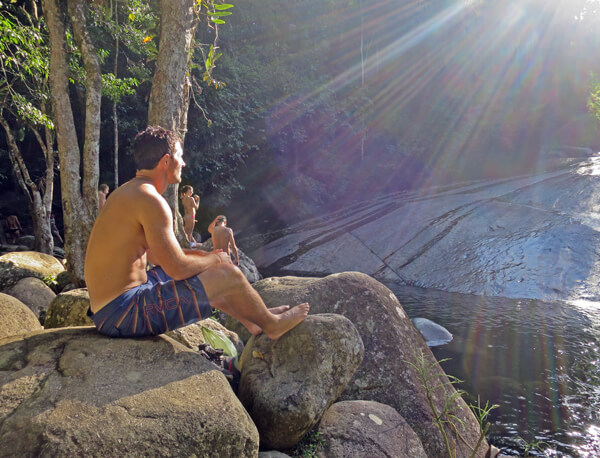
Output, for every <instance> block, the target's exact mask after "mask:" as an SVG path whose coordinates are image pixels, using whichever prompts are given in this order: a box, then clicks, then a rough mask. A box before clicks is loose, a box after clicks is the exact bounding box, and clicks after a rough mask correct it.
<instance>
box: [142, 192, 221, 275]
mask: <svg viewBox="0 0 600 458" xmlns="http://www.w3.org/2000/svg"><path fill="white" fill-rule="evenodd" d="M148 188H150V186H148ZM137 211H138V215H139V221H140V224H141V225H142V227H143V231H144V236H145V239H146V245H147V252H148V253H150V258H149V259H148V260H149V261H150V262H152V264H156V265H160V266H161V267H162V268H163V270H164V271H165V272H166V273H167V275H169V276H170V277H172V278H173V279H175V280H184V279H186V278H190V277H192V276H194V275H197V274H199V273H200V272H204V271H205V270H206V269H208V268H209V267H211V266H213V265H215V264H219V263H221V262H231V260H229V257H228V256H227V255H226V254H225V253H220V252H212V253H207V254H206V255H198V254H195V255H191V254H186V253H185V252H184V251H183V249H182V248H181V247H180V246H179V243H178V242H177V238H176V237H175V233H174V232H173V217H172V213H171V209H170V208H169V205H168V204H167V202H166V201H165V200H164V198H163V197H162V196H160V195H159V194H158V192H157V191H156V190H155V189H154V188H153V187H152V189H146V192H145V193H144V195H143V198H141V199H140V201H139V206H138V208H137Z"/></svg>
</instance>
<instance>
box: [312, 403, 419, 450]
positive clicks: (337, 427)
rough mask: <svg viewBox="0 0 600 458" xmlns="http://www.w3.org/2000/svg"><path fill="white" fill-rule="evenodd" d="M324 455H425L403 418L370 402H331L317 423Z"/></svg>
mask: <svg viewBox="0 0 600 458" xmlns="http://www.w3.org/2000/svg"><path fill="white" fill-rule="evenodd" d="M319 432H320V433H322V434H323V436H322V438H323V439H324V443H325V445H324V450H323V452H322V453H321V456H323V457H325V458H341V457H346V456H353V457H360V456H362V457H377V458H399V457H410V458H427V454H426V453H425V450H424V449H423V444H421V441H420V440H419V437H418V436H417V434H416V433H415V432H414V431H413V430H412V428H411V427H410V426H409V425H408V423H406V420H404V418H402V417H401V416H400V414H399V413H398V412H397V411H396V410H395V409H394V408H393V407H390V406H387V405H385V404H380V403H378V402H372V401H342V402H336V403H335V404H333V405H332V406H331V407H330V408H329V409H328V410H327V412H325V415H323V418H322V419H321V423H320V425H319Z"/></svg>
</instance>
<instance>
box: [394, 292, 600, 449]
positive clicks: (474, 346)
mask: <svg viewBox="0 0 600 458" xmlns="http://www.w3.org/2000/svg"><path fill="white" fill-rule="evenodd" d="M388 286H389V287H390V288H391V289H392V290H393V291H394V293H396V295H397V296H398V299H399V300H400V302H401V303H402V305H403V307H404V309H405V310H406V312H407V313H408V315H409V316H410V317H411V318H416V317H423V318H428V319H430V320H432V321H434V322H436V323H438V324H441V325H443V326H444V327H446V328H447V329H448V330H449V331H450V332H451V333H452V334H453V336H454V339H453V340H452V342H450V343H448V344H445V345H442V346H438V347H433V348H432V351H433V353H434V354H435V356H436V357H437V358H438V360H441V359H443V358H450V360H449V361H446V362H444V363H442V366H443V368H444V370H445V371H446V372H447V373H448V374H451V375H454V376H456V377H458V378H460V379H461V380H464V382H463V383H462V384H461V385H460V388H462V389H464V390H465V391H467V392H468V393H469V395H470V396H469V399H467V401H468V402H473V401H474V400H475V401H476V399H477V396H480V398H481V400H482V401H483V402H484V403H485V401H486V400H489V401H490V402H492V403H495V404H499V405H500V407H499V408H498V409H496V410H494V411H493V412H492V414H491V417H490V420H491V423H492V427H491V429H490V434H489V440H490V442H491V443H492V444H494V445H496V446H497V447H499V448H501V449H502V450H503V451H504V452H506V453H507V454H523V453H524V452H525V449H526V445H525V444H526V443H529V444H530V445H532V444H533V443H534V442H539V443H540V447H541V448H542V449H543V450H544V452H543V453H540V452H535V451H532V452H530V453H531V455H534V456H535V455H538V456H561V457H563V456H572V457H597V456H600V303H595V302H575V303H558V302H542V301H536V300H530V299H522V300H515V299H506V298H497V297H484V296H473V295H465V294H457V293H447V292H443V291H437V290H430V289H420V288H413V287H406V286H398V285H393V284H392V285H388Z"/></svg>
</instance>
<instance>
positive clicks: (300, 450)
mask: <svg viewBox="0 0 600 458" xmlns="http://www.w3.org/2000/svg"><path fill="white" fill-rule="evenodd" d="M322 436H323V433H320V432H318V431H315V430H313V431H310V432H309V433H308V434H306V435H305V436H304V437H303V438H302V440H301V441H300V442H298V443H297V444H296V446H295V447H294V448H293V449H292V450H291V454H292V456H294V457H299V458H317V456H318V453H319V452H320V451H322V450H323V447H324V446H325V439H323V437H322Z"/></svg>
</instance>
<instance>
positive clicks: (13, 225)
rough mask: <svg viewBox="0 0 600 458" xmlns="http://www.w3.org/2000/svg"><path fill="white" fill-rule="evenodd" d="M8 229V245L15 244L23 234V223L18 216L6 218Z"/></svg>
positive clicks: (5, 225)
mask: <svg viewBox="0 0 600 458" xmlns="http://www.w3.org/2000/svg"><path fill="white" fill-rule="evenodd" d="M4 227H5V228H6V236H7V238H8V243H11V244H14V243H16V241H17V240H18V239H19V237H21V232H22V231H23V228H22V227H21V222H20V221H19V218H18V217H17V215H9V216H7V217H6V221H5V224H4Z"/></svg>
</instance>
